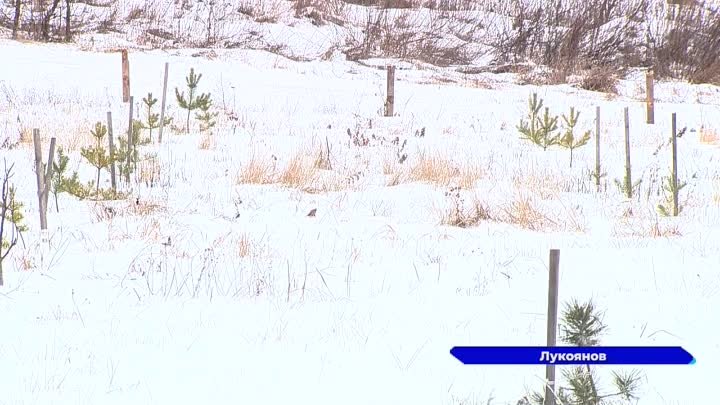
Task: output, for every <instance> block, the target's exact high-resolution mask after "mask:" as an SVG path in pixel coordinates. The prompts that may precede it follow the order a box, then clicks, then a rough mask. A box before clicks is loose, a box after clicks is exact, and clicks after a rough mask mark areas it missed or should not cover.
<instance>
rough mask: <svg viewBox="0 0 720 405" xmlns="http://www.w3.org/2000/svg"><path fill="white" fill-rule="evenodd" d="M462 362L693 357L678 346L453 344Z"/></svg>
mask: <svg viewBox="0 0 720 405" xmlns="http://www.w3.org/2000/svg"><path fill="white" fill-rule="evenodd" d="M450 354H452V355H453V356H454V357H455V358H456V359H458V360H460V361H461V362H462V363H463V364H498V365H500V364H505V365H508V364H518V365H520V364H523V365H539V364H558V365H571V364H574V365H581V364H613V365H674V364H694V363H695V358H694V357H693V356H692V355H691V354H690V353H688V352H687V351H686V350H685V349H683V348H682V347H680V346H643V347H635V346H632V347H631V346H604V347H602V346H600V347H573V346H557V347H542V346H512V347H508V346H457V347H453V348H452V349H451V350H450Z"/></svg>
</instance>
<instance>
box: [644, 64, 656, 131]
mask: <svg viewBox="0 0 720 405" xmlns="http://www.w3.org/2000/svg"><path fill="white" fill-rule="evenodd" d="M645 96H646V100H645V104H646V107H647V123H648V124H655V74H654V73H653V71H652V69H648V70H647V72H645Z"/></svg>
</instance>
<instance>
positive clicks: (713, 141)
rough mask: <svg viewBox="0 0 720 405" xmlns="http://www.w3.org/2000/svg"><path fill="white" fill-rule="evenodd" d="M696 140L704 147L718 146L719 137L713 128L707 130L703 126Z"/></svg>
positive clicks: (719, 142)
mask: <svg viewBox="0 0 720 405" xmlns="http://www.w3.org/2000/svg"><path fill="white" fill-rule="evenodd" d="M698 138H699V139H698V140H699V141H700V143H702V144H706V145H718V144H720V136H719V135H718V133H717V131H716V130H715V129H713V128H707V127H705V126H702V127H700V131H699V134H698Z"/></svg>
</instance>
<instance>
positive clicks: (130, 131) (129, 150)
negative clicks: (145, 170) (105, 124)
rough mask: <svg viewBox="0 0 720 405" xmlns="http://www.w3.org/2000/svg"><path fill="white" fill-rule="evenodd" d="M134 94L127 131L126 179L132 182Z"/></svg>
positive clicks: (131, 100)
mask: <svg viewBox="0 0 720 405" xmlns="http://www.w3.org/2000/svg"><path fill="white" fill-rule="evenodd" d="M133 104H134V103H133V96H130V112H129V114H128V132H127V140H128V143H127V159H126V161H125V181H126V182H127V183H128V184H130V162H131V156H132V154H133V149H134V148H133V146H134V145H133V139H132V135H133Z"/></svg>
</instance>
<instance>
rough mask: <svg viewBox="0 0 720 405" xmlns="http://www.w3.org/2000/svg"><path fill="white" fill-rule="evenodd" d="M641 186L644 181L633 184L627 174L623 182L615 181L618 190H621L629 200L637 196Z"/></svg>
mask: <svg viewBox="0 0 720 405" xmlns="http://www.w3.org/2000/svg"><path fill="white" fill-rule="evenodd" d="M640 184H642V179H639V180H638V181H636V182H634V183H632V184H631V182H630V178H628V176H627V174H626V175H625V176H623V179H622V181H620V180H619V179H615V185H616V186H617V188H618V190H620V192H621V193H623V194H625V196H626V197H627V198H632V197H633V195H635V194H637V192H638V189H639V188H640Z"/></svg>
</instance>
